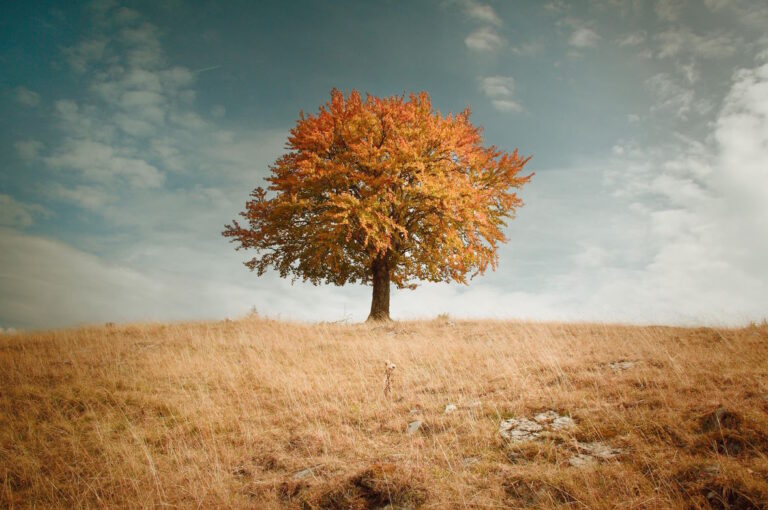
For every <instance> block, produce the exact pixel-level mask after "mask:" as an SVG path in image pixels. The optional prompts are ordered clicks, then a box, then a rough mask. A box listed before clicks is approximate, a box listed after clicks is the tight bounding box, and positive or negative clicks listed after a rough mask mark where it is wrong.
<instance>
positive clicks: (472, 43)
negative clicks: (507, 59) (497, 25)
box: [464, 27, 507, 52]
mask: <svg viewBox="0 0 768 510" xmlns="http://www.w3.org/2000/svg"><path fill="white" fill-rule="evenodd" d="M464 43H465V44H466V45H467V48H469V49H471V50H474V51H480V52H483V51H495V50H498V49H499V48H501V47H503V46H505V45H506V44H507V41H506V39H504V38H503V37H502V36H500V35H499V34H498V32H496V30H495V29H494V28H492V27H481V28H478V29H477V30H475V31H474V32H472V33H471V34H469V35H468V36H467V37H466V38H465V39H464Z"/></svg>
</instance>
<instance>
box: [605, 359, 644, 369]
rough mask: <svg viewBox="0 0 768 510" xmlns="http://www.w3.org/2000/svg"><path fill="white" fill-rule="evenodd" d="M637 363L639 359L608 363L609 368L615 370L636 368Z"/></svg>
mask: <svg viewBox="0 0 768 510" xmlns="http://www.w3.org/2000/svg"><path fill="white" fill-rule="evenodd" d="M637 364H638V362H637V361H629V360H620V361H614V362H613V363H608V368H610V369H611V370H613V371H614V372H621V371H622V370H629V369H630V368H634V367H635V366H636V365H637Z"/></svg>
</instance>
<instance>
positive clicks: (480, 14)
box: [462, 0, 502, 27]
mask: <svg viewBox="0 0 768 510" xmlns="http://www.w3.org/2000/svg"><path fill="white" fill-rule="evenodd" d="M462 3H463V4H464V12H465V13H466V14H467V16H468V17H469V18H471V19H473V20H475V21H480V22H483V23H488V24H490V25H494V26H497V27H500V26H501V25H502V21H501V18H500V17H499V15H498V14H496V11H495V10H494V8H493V7H491V6H490V5H488V4H483V3H480V2H476V1H474V0H463V1H462Z"/></svg>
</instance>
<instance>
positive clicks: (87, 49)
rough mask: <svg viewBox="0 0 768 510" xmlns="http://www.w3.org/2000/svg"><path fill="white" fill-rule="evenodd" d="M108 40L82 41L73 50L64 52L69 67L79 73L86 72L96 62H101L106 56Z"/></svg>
mask: <svg viewBox="0 0 768 510" xmlns="http://www.w3.org/2000/svg"><path fill="white" fill-rule="evenodd" d="M106 50H107V39H106V38H98V39H91V40H87V41H82V42H80V43H79V44H77V45H76V46H74V47H72V48H67V49H65V50H64V55H65V56H66V57H67V59H68V60H69V65H70V66H71V67H72V69H74V70H75V71H77V72H80V73H82V72H84V71H85V70H86V68H87V67H88V66H89V65H90V64H91V63H92V62H95V61H98V60H101V59H102V58H103V57H104V55H105V54H106Z"/></svg>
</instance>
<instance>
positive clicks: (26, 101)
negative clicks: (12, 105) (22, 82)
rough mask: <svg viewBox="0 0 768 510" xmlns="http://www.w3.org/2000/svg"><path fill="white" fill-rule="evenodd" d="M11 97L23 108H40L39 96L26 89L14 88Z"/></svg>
mask: <svg viewBox="0 0 768 510" xmlns="http://www.w3.org/2000/svg"><path fill="white" fill-rule="evenodd" d="M13 97H14V98H15V99H16V101H17V102H18V103H19V104H22V105H24V106H31V107H33V108H34V107H36V106H40V94H38V93H37V92H34V91H32V90H29V89H28V88H26V87H16V88H15V89H14V90H13Z"/></svg>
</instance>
